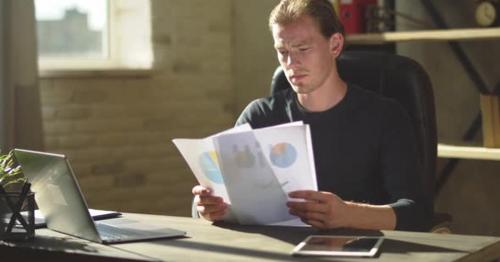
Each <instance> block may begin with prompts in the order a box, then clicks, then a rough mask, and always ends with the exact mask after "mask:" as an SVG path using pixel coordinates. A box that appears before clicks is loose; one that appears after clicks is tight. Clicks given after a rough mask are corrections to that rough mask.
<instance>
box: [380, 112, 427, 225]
mask: <svg viewBox="0 0 500 262" xmlns="http://www.w3.org/2000/svg"><path fill="white" fill-rule="evenodd" d="M387 109H388V110H386V111H385V113H384V116H383V119H384V120H382V121H383V123H384V126H383V127H382V139H381V153H380V160H381V161H380V163H381V172H382V177H383V180H384V186H385V188H386V190H387V192H388V194H389V197H390V200H391V202H392V203H391V204H390V206H391V207H392V208H393V210H394V212H395V213H396V230H408V231H428V230H429V229H430V228H431V223H432V215H433V204H432V199H431V197H430V196H426V195H425V194H424V192H425V190H423V179H422V175H421V174H420V173H419V172H421V171H420V169H419V168H418V166H419V164H418V157H417V147H416V138H415V133H414V129H413V127H412V125H411V122H410V119H409V116H408V115H407V114H406V111H404V109H403V108H402V107H401V106H400V105H399V104H396V103H392V104H391V106H389V107H388V108H387Z"/></svg>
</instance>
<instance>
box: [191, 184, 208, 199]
mask: <svg viewBox="0 0 500 262" xmlns="http://www.w3.org/2000/svg"><path fill="white" fill-rule="evenodd" d="M192 193H193V195H197V196H209V195H211V194H212V191H211V190H210V189H209V188H206V187H204V186H202V185H196V186H194V187H193V189H192Z"/></svg>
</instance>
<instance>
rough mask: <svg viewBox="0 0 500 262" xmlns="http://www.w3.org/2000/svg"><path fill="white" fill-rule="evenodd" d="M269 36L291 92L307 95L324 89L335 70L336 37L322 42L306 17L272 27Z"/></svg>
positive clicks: (312, 23)
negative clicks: (291, 89)
mask: <svg viewBox="0 0 500 262" xmlns="http://www.w3.org/2000/svg"><path fill="white" fill-rule="evenodd" d="M272 33H273V38H274V47H275V49H276V52H277V55H278V60H279V62H280V65H281V67H282V68H283V70H284V71H285V75H286V77H287V79H288V81H289V82H290V84H291V85H292V87H293V89H294V90H295V92H297V93H299V94H310V93H311V92H313V91H314V90H317V89H318V88H320V87H323V86H325V85H326V83H327V81H328V80H329V79H331V77H332V76H333V75H332V74H334V70H336V65H335V58H336V57H337V56H338V55H339V53H340V49H341V46H340V48H338V47H339V43H338V42H339V41H342V38H341V37H340V38H339V36H338V35H339V34H334V35H332V37H330V38H325V37H324V36H323V35H322V34H321V32H320V29H319V25H318V24H317V23H316V22H315V21H314V20H313V19H312V18H311V17H309V16H303V17H301V18H299V19H298V20H296V21H294V22H292V23H290V24H286V25H278V24H274V25H273V26H272ZM340 44H342V43H340Z"/></svg>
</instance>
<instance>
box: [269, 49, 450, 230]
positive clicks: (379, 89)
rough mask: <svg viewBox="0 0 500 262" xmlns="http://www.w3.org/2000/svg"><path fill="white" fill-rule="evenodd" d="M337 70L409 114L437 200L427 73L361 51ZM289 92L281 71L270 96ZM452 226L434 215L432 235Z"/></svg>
mask: <svg viewBox="0 0 500 262" xmlns="http://www.w3.org/2000/svg"><path fill="white" fill-rule="evenodd" d="M337 66H338V70H339V74H340V76H341V78H342V79H343V80H344V81H346V82H350V83H353V84H356V85H358V86H360V87H362V88H366V89H369V90H372V91H374V92H376V93H379V94H381V95H383V96H386V97H390V98H393V99H395V100H396V101H398V102H399V103H400V104H401V105H402V106H403V107H404V108H405V109H406V110H407V111H408V114H409V116H410V118H411V122H412V124H413V127H414V128H415V134H416V139H417V155H418V164H419V172H418V173H419V174H421V179H422V182H423V184H424V190H425V194H426V196H428V197H430V198H431V199H432V200H434V184H435V182H436V159H437V132H436V118H435V109H434V94H433V91H432V85H431V82H430V79H429V76H428V75H427V73H426V72H425V70H424V69H423V68H422V67H421V66H420V65H419V64H418V63H417V62H415V61H414V60H412V59H410V58H407V57H404V56H399V55H394V54H387V53H375V52H361V51H344V52H343V54H342V55H341V56H340V58H339V59H338V60H337ZM286 88H291V87H290V84H289V83H288V81H287V79H286V77H285V74H284V72H283V70H282V69H281V67H278V68H277V69H276V71H275V72H274V75H273V78H272V82H271V94H273V93H275V92H277V91H280V90H283V89H286ZM432 202H434V201H432ZM450 222H451V216H450V215H449V214H441V213H439V214H435V215H434V221H433V228H432V229H431V232H436V233H448V232H450V229H449V224H450Z"/></svg>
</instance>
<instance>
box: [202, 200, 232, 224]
mask: <svg viewBox="0 0 500 262" xmlns="http://www.w3.org/2000/svg"><path fill="white" fill-rule="evenodd" d="M226 209H227V206H226V205H225V204H221V205H205V206H196V211H198V212H199V213H200V214H201V215H202V216H203V217H204V218H206V219H207V220H210V221H214V220H218V219H220V218H222V217H223V216H224V214H225V213H226Z"/></svg>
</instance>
